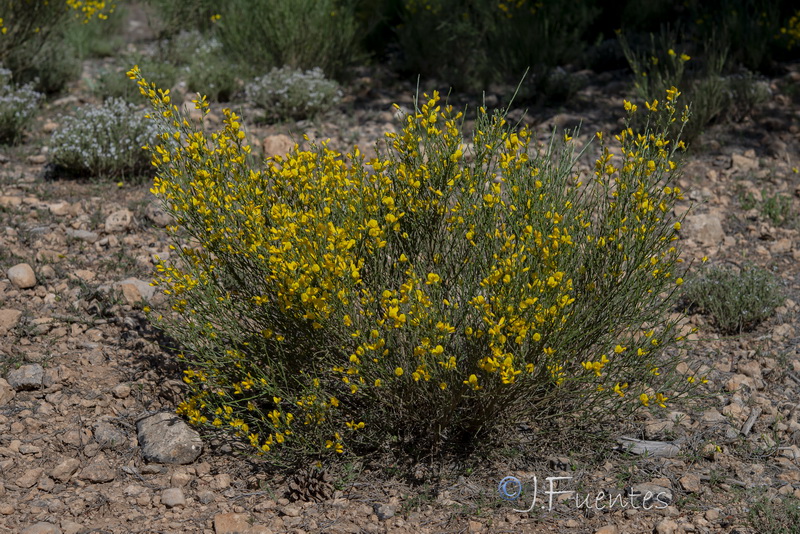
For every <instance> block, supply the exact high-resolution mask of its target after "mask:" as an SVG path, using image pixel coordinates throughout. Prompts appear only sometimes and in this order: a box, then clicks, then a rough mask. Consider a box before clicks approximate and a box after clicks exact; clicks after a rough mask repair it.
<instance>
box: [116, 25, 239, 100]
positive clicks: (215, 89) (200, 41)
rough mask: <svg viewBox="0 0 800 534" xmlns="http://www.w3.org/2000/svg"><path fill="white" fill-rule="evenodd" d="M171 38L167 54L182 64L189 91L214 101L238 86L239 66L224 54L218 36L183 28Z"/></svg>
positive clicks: (223, 97)
mask: <svg viewBox="0 0 800 534" xmlns="http://www.w3.org/2000/svg"><path fill="white" fill-rule="evenodd" d="M172 41H173V42H172V43H171V46H170V47H169V48H170V52H169V57H170V58H172V59H173V60H179V62H178V64H181V63H182V64H183V65H185V66H184V68H183V70H184V72H185V77H186V84H187V86H188V88H189V91H191V92H192V93H200V94H201V95H206V96H207V97H208V98H209V99H210V100H212V101H214V102H227V101H229V100H230V99H231V96H233V94H234V93H236V92H237V91H238V90H239V83H238V78H239V77H240V74H241V72H240V71H241V68H240V66H239V64H238V63H236V62H234V61H231V59H230V58H228V57H226V56H225V55H224V53H223V49H222V43H221V42H220V41H219V39H217V38H216V37H214V36H213V35H205V36H204V35H202V34H200V33H199V32H183V33H181V34H178V35H176V36H175V38H174V39H173V40H172ZM180 58H183V59H182V60H181V59H180ZM126 81H127V80H126ZM128 85H130V83H128ZM156 85H158V83H156Z"/></svg>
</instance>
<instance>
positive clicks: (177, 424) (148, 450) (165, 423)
mask: <svg viewBox="0 0 800 534" xmlns="http://www.w3.org/2000/svg"><path fill="white" fill-rule="evenodd" d="M136 428H137V431H138V437H139V445H140V446H141V448H142V455H143V456H144V458H145V459H146V460H147V461H149V462H158V463H165V464H190V463H192V462H194V461H195V460H196V459H197V457H198V456H200V453H201V452H203V440H202V439H200V434H198V433H197V431H195V430H193V429H191V428H189V425H187V424H186V423H184V422H183V420H182V419H181V418H180V417H178V416H177V415H175V414H172V413H167V412H160V413H157V414H154V415H151V416H148V417H146V418H144V419H142V420H140V421H139V422H138V423H137V424H136Z"/></svg>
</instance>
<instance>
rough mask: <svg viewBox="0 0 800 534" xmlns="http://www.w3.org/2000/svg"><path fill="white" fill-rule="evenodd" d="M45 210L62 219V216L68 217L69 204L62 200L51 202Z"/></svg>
mask: <svg viewBox="0 0 800 534" xmlns="http://www.w3.org/2000/svg"><path fill="white" fill-rule="evenodd" d="M47 209H48V210H50V213H51V214H53V215H55V216H57V217H62V216H64V215H69V212H70V204H69V202H65V201H63V200H61V201H59V202H52V203H50V204H48V205H47Z"/></svg>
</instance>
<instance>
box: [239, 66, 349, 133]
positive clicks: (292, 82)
mask: <svg viewBox="0 0 800 534" xmlns="http://www.w3.org/2000/svg"><path fill="white" fill-rule="evenodd" d="M245 92H246V94H247V100H248V101H249V102H251V103H252V104H254V105H255V106H258V107H259V108H261V109H263V110H264V112H265V116H266V118H267V119H268V120H287V119H294V120H301V119H306V118H309V117H313V116H314V115H317V114H320V113H323V112H325V111H328V110H329V109H331V108H332V107H333V106H335V105H336V104H337V103H338V102H339V100H340V99H341V96H342V92H341V90H340V89H339V84H338V83H336V81H334V80H329V79H327V78H325V75H324V74H323V72H322V69H320V68H313V69H311V70H307V71H301V70H296V69H293V68H291V67H281V68H279V69H272V71H271V72H270V73H269V74H266V75H265V76H261V77H260V78H256V79H255V80H253V81H252V82H250V83H249V84H248V85H247V87H246V88H245Z"/></svg>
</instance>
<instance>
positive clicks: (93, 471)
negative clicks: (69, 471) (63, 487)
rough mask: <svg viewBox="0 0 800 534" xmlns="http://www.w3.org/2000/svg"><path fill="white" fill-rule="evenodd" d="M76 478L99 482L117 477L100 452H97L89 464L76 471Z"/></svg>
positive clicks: (109, 480)
mask: <svg viewBox="0 0 800 534" xmlns="http://www.w3.org/2000/svg"><path fill="white" fill-rule="evenodd" d="M78 478H80V479H82V480H88V481H89V482H94V483H96V484H101V483H103V482H111V481H112V480H114V479H115V478H117V472H116V470H114V469H112V468H111V466H110V465H109V464H108V461H106V459H105V457H104V456H103V455H102V454H98V455H97V456H95V457H94V458H93V459H92V461H91V462H90V463H89V465H87V466H86V467H84V468H83V469H81V472H80V473H78Z"/></svg>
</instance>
